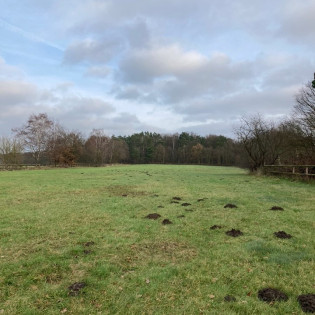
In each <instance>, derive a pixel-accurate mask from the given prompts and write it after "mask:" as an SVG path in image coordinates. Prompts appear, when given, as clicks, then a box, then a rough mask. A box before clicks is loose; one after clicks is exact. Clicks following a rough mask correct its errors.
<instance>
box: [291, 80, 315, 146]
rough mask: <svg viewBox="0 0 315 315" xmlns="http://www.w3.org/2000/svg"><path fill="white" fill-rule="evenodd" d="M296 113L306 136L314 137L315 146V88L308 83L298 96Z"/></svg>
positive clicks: (295, 107)
mask: <svg viewBox="0 0 315 315" xmlns="http://www.w3.org/2000/svg"><path fill="white" fill-rule="evenodd" d="M295 99H296V105H295V106H294V112H295V114H296V117H297V119H298V121H299V123H300V125H301V127H302V130H303V132H304V133H305V134H306V136H309V137H312V139H313V145H315V88H313V86H312V83H311V82H308V83H307V84H306V85H305V86H304V87H303V88H302V89H301V90H300V91H299V93H298V94H297V95H296V98H295Z"/></svg>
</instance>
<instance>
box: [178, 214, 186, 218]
mask: <svg viewBox="0 0 315 315" xmlns="http://www.w3.org/2000/svg"><path fill="white" fill-rule="evenodd" d="M177 218H185V216H184V215H183V214H182V215H179V216H177Z"/></svg>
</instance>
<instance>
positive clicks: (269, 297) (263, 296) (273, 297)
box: [258, 288, 288, 303]
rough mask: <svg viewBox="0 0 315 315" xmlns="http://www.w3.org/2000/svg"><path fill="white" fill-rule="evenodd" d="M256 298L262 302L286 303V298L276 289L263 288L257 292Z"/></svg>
mask: <svg viewBox="0 0 315 315" xmlns="http://www.w3.org/2000/svg"><path fill="white" fill-rule="evenodd" d="M258 298H259V299H260V300H262V301H264V302H269V303H270V302H275V301H287V300H288V296H287V295H286V294H285V293H284V292H282V291H280V290H277V289H273V288H265V289H261V290H259V291H258Z"/></svg>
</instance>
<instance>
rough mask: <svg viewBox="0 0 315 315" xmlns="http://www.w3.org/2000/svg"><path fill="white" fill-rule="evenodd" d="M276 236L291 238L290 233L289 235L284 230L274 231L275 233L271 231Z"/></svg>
mask: <svg viewBox="0 0 315 315" xmlns="http://www.w3.org/2000/svg"><path fill="white" fill-rule="evenodd" d="M273 234H274V235H275V236H276V237H278V238H291V237H292V235H290V234H287V233H286V232H284V231H279V232H275V233H273Z"/></svg>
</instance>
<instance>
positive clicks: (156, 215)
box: [145, 213, 161, 220]
mask: <svg viewBox="0 0 315 315" xmlns="http://www.w3.org/2000/svg"><path fill="white" fill-rule="evenodd" d="M160 217H161V215H159V214H158V213H150V214H148V215H147V216H146V217H145V218H146V219H152V220H156V219H158V218H160Z"/></svg>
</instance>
